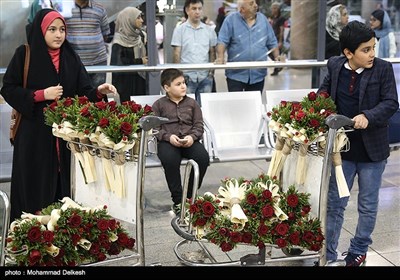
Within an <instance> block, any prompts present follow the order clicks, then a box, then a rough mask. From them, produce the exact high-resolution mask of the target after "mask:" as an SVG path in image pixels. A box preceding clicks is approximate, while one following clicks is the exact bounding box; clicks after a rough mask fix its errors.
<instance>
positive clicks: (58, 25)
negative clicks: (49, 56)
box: [44, 18, 66, 50]
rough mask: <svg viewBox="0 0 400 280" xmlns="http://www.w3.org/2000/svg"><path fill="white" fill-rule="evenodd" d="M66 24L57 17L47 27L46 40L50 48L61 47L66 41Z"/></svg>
mask: <svg viewBox="0 0 400 280" xmlns="http://www.w3.org/2000/svg"><path fill="white" fill-rule="evenodd" d="M65 35H66V34H65V25H64V22H63V21H62V20H61V19H59V18H56V19H55V20H54V21H53V22H52V23H51V24H50V25H49V27H48V28H47V30H46V33H45V35H44V40H45V41H46V44H47V46H48V47H49V48H50V49H53V50H55V49H59V48H61V45H62V44H63V43H64V41H65Z"/></svg>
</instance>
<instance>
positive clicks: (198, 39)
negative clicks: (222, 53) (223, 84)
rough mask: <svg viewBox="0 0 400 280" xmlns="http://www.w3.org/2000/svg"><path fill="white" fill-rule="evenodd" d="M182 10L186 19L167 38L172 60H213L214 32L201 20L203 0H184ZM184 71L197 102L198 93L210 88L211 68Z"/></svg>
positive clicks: (185, 61) (204, 61) (181, 61)
mask: <svg viewBox="0 0 400 280" xmlns="http://www.w3.org/2000/svg"><path fill="white" fill-rule="evenodd" d="M184 12H185V13H186V15H187V20H186V21H185V22H184V23H182V24H181V25H179V26H177V27H175V29H174V33H173V36H172V40H171V45H172V47H173V52H174V56H173V61H174V63H194V64H199V63H209V62H212V61H214V60H215V46H216V44H217V35H216V33H215V31H214V30H213V29H212V28H211V27H210V26H208V25H207V24H205V23H203V22H202V21H201V19H202V16H203V0H186V1H185V5H184ZM184 74H185V80H186V84H187V87H188V90H189V93H192V94H195V98H196V101H197V103H199V105H201V97H200V93H202V92H211V91H212V86H213V82H214V71H213V70H190V71H185V72H184Z"/></svg>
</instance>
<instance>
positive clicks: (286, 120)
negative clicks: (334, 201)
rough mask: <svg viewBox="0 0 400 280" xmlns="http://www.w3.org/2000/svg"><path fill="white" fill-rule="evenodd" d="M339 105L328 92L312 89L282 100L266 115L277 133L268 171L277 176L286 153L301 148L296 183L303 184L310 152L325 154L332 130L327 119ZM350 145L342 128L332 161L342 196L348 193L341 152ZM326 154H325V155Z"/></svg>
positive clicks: (337, 136) (336, 139)
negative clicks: (295, 100) (301, 97)
mask: <svg viewBox="0 0 400 280" xmlns="http://www.w3.org/2000/svg"><path fill="white" fill-rule="evenodd" d="M336 112H337V111H336V104H335V102H334V100H333V99H332V98H331V96H330V95H329V93H327V92H320V93H319V94H317V93H316V92H314V91H311V92H309V93H308V94H307V95H306V96H304V97H303V99H302V100H301V101H300V102H293V101H285V100H282V101H281V102H280V104H278V105H276V106H275V107H273V108H272V110H271V111H270V112H268V113H267V116H268V117H269V118H270V121H269V124H268V125H269V127H270V128H271V129H272V131H273V132H274V134H275V138H276V144H275V150H274V152H273V156H272V159H271V163H270V165H269V169H268V172H267V174H268V175H269V176H270V177H274V176H276V177H278V176H279V174H280V173H281V171H282V168H283V165H284V163H285V160H286V158H287V156H288V155H289V154H290V153H291V151H292V149H293V148H295V147H296V148H297V149H298V159H297V163H296V178H295V182H296V185H304V183H305V178H306V173H307V155H308V154H309V153H310V154H311V153H313V149H314V153H315V150H317V153H319V154H322V155H324V153H325V146H326V136H327V133H328V130H329V127H328V125H327V124H326V123H325V122H326V119H327V118H328V117H329V116H331V115H334V114H336ZM346 145H348V138H347V135H346V131H345V130H344V129H343V128H342V129H339V130H338V131H337V133H336V135H335V141H334V143H333V154H332V162H333V165H334V166H335V171H336V180H337V182H338V188H339V196H340V197H344V196H349V195H350V194H349V191H348V187H347V183H346V180H345V179H344V175H343V170H342V161H341V156H340V152H341V151H342V150H343V149H344V148H345V147H346ZM325 156H326V155H325Z"/></svg>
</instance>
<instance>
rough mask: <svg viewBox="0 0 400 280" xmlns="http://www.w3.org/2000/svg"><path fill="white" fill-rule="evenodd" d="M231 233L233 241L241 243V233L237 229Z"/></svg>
mask: <svg viewBox="0 0 400 280" xmlns="http://www.w3.org/2000/svg"><path fill="white" fill-rule="evenodd" d="M230 235H231V241H232V242H234V243H239V242H240V241H242V236H241V235H240V233H239V232H237V231H232V232H231V233H230Z"/></svg>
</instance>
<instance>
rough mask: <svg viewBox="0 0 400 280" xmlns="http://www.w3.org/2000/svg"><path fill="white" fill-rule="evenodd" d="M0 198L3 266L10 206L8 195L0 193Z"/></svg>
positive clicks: (0, 263) (1, 261)
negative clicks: (0, 202) (0, 201)
mask: <svg viewBox="0 0 400 280" xmlns="http://www.w3.org/2000/svg"><path fill="white" fill-rule="evenodd" d="M0 196H1V200H2V201H3V202H2V205H1V208H2V210H3V214H2V227H1V237H0V238H1V239H0V266H4V264H5V260H6V255H5V253H6V252H5V248H6V240H7V230H8V226H9V224H10V211H11V205H10V199H9V198H8V195H7V194H6V193H5V192H3V191H0Z"/></svg>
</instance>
